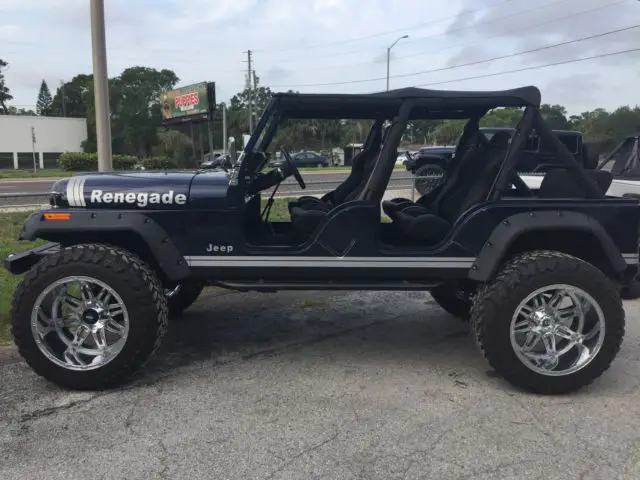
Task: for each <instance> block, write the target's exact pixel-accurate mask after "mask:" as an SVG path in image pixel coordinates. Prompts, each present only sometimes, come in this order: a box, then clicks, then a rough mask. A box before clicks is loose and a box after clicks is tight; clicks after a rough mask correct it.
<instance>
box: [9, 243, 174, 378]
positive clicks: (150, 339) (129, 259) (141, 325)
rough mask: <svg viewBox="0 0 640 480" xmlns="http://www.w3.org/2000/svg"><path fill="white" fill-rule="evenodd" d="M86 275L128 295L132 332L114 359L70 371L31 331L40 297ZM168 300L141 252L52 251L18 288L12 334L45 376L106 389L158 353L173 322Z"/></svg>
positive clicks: (107, 249)
mask: <svg viewBox="0 0 640 480" xmlns="http://www.w3.org/2000/svg"><path fill="white" fill-rule="evenodd" d="M73 275H86V276H91V277H93V278H96V279H98V280H101V281H103V282H105V283H106V284H108V285H109V286H110V287H111V288H113V289H114V290H115V291H116V292H118V294H119V295H120V296H121V297H122V300H123V302H124V305H125V307H126V309H127V312H128V314H129V333H128V336H127V340H126V343H125V345H124V347H123V348H122V351H121V352H120V353H119V354H118V355H117V356H116V357H115V358H114V359H113V360H111V361H110V362H109V363H107V364H105V365H104V366H102V367H99V368H97V369H94V370H88V371H74V370H68V369H65V368H64V367H62V366H58V365H56V364H54V363H53V362H51V361H50V360H48V359H47V358H46V357H45V356H44V354H43V353H42V352H41V351H40V349H39V348H38V346H37V345H36V343H35V340H34V338H33V335H32V332H31V325H30V321H31V311H32V308H33V305H34V302H35V301H36V299H37V297H38V295H40V293H41V292H42V291H43V290H44V289H45V288H46V287H47V286H48V285H50V284H51V283H53V282H55V281H56V280H58V279H60V278H63V277H68V276H73ZM167 318H168V309H167V299H166V296H165V293H164V290H163V289H162V286H161V284H160V282H159V280H158V278H157V276H156V275H155V273H154V272H153V271H152V270H151V269H150V268H149V266H147V265H146V264H145V263H144V262H143V261H142V260H141V259H140V258H139V257H137V256H136V255H134V254H132V253H130V252H128V251H126V250H122V249H119V248H114V247H111V246H106V245H101V244H84V245H75V246H71V247H67V248H64V249H62V250H61V251H60V252H58V253H56V254H52V255H47V256H46V257H45V258H43V259H42V260H41V261H40V262H38V263H37V264H36V265H34V266H33V267H32V268H31V269H30V270H29V271H28V272H27V273H26V275H25V277H24V279H23V280H22V282H20V284H19V285H18V288H17V289H16V292H15V295H14V298H13V305H12V311H11V319H12V333H13V337H14V341H15V344H16V346H17V347H18V351H19V353H20V355H21V356H22V357H23V358H24V359H25V361H26V362H27V363H28V364H29V366H30V367H31V368H32V369H33V370H34V371H35V372H36V373H37V374H38V375H40V376H42V377H44V378H46V379H47V380H49V381H51V382H53V383H55V384H57V385H59V386H61V387H64V388H69V389H74V390H101V389H105V388H110V387H114V386H117V385H119V384H121V383H124V382H125V381H126V380H127V379H129V378H130V377H131V376H132V375H133V374H134V373H135V372H136V371H137V370H138V369H139V368H140V367H142V365H143V364H144V363H145V362H146V361H147V360H148V359H149V358H150V357H151V356H152V355H153V353H155V351H156V350H157V349H158V347H159V346H160V342H161V339H162V337H163V336H164V334H165V333H166V331H167V326H168V320H167Z"/></svg>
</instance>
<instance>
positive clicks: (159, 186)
mask: <svg viewBox="0 0 640 480" xmlns="http://www.w3.org/2000/svg"><path fill="white" fill-rule="evenodd" d="M228 186H229V180H228V175H227V173H226V172H217V171H212V172H204V173H200V172H188V171H187V172H135V173H113V172H107V173H91V174H84V175H77V176H73V177H71V178H65V179H63V180H59V181H58V182H56V183H55V184H54V185H53V188H52V192H51V204H52V205H56V206H60V207H79V208H91V209H94V208H95V209H104V208H108V209H182V208H187V206H188V205H189V204H190V201H191V200H192V195H193V194H194V193H195V192H197V197H198V201H203V200H207V198H208V199H213V198H216V199H223V198H225V197H226V194H227V189H228Z"/></svg>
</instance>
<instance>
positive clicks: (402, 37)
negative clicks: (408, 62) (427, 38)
mask: <svg viewBox="0 0 640 480" xmlns="http://www.w3.org/2000/svg"><path fill="white" fill-rule="evenodd" d="M405 38H409V35H403V36H401V37H400V38H398V39H397V40H396V41H395V42H393V43H392V44H391V45H390V46H389V47H388V48H387V92H388V91H389V63H391V49H392V48H393V47H394V46H395V45H396V43H398V42H399V41H400V40H404V39H405Z"/></svg>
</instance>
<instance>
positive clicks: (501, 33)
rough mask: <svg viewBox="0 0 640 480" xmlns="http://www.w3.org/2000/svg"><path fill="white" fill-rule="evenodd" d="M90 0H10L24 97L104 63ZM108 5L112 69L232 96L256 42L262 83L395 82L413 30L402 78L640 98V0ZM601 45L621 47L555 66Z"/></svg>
mask: <svg viewBox="0 0 640 480" xmlns="http://www.w3.org/2000/svg"><path fill="white" fill-rule="evenodd" d="M89 1H90V0H0V12H2V14H1V15H0V58H2V59H3V60H5V61H7V62H9V67H8V68H7V69H6V72H5V75H6V82H7V85H8V87H9V88H10V89H11V92H12V94H13V96H14V97H15V98H14V100H13V102H11V104H12V105H15V106H18V107H21V108H34V105H35V102H36V97H37V92H38V88H39V85H40V82H41V81H42V80H43V79H45V80H46V81H47V83H48V84H49V86H50V88H51V89H52V91H53V90H55V88H56V87H57V85H58V84H59V83H60V82H61V81H62V80H67V81H68V80H70V79H71V78H72V77H73V76H74V75H76V74H79V73H91V71H92V64H91V32H90V12H89ZM105 4H106V6H105V10H106V38H107V61H108V72H109V76H111V77H113V76H117V75H118V74H119V73H120V72H121V71H122V70H123V69H125V68H127V67H130V66H135V65H142V66H147V67H153V68H158V69H162V68H169V69H172V70H173V71H174V72H175V73H176V74H177V76H178V77H179V78H180V81H179V85H187V84H190V83H195V82H200V81H215V82H216V90H217V100H218V101H219V102H220V101H227V100H228V99H229V98H230V97H231V96H232V95H233V94H235V93H236V92H238V91H240V90H241V89H243V88H244V85H245V74H246V69H247V63H246V60H247V54H246V51H247V50H248V49H251V50H252V52H253V64H254V67H255V70H256V74H257V76H258V77H259V78H260V84H262V85H266V86H269V87H271V88H272V89H273V90H274V91H284V90H288V89H293V90H297V91H300V92H309V93H311V92H373V91H382V90H384V89H385V88H386V56H387V47H389V46H390V45H391V44H392V43H393V42H394V41H395V40H396V39H398V38H399V37H401V36H403V35H408V36H409V37H408V38H406V39H402V40H400V41H399V42H398V43H397V44H396V45H395V46H394V47H393V48H392V50H391V57H390V76H391V78H390V86H391V88H400V87H407V86H423V87H428V88H434V89H446V90H499V89H508V88H515V87H520V86H524V85H536V86H537V87H538V88H540V90H541V92H542V99H543V102H544V103H551V104H558V103H559V104H562V105H564V106H565V107H566V108H567V110H568V111H569V113H570V114H574V113H575V114H578V113H580V112H583V111H586V110H593V109H595V108H606V109H608V110H613V109H615V108H617V107H618V106H620V105H632V106H634V105H640V89H639V88H638V85H639V84H640V28H632V27H635V26H636V25H640V1H638V0H429V1H426V0H367V1H365V0H304V1H303V0H215V1H212V0H105ZM623 29H626V30H623ZM618 30H620V31H618ZM612 31H617V32H616V33H609V32H612ZM590 36H593V38H591V39H585V40H581V41H578V40H580V39H584V38H585V37H590ZM567 42H569V43H567ZM561 43H562V44H563V45H559V46H555V45H558V44H561ZM633 49H638V51H633V52H628V53H624V54H616V55H608V54H609V53H615V52H621V51H626V50H633ZM532 50H535V51H532ZM524 52H529V53H524ZM601 55H608V56H604V57H600V58H592V59H590V60H584V61H579V62H573V63H567V64H563V65H555V66H553V65H551V66H546V67H545V65H549V64H558V63H561V62H565V61H567V60H576V59H581V58H585V57H594V56H596V57H597V56H601ZM523 69H524V70H523ZM513 70H520V71H519V72H513ZM509 71H511V73H508V72H509ZM472 77H479V78H472Z"/></svg>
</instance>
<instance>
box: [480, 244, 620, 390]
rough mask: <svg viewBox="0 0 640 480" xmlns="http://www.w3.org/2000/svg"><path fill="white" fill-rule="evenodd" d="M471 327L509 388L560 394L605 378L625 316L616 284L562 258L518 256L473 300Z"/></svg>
mask: <svg viewBox="0 0 640 480" xmlns="http://www.w3.org/2000/svg"><path fill="white" fill-rule="evenodd" d="M471 323H472V326H473V332H474V336H475V340H476V343H477V345H478V347H479V348H480V351H481V352H482V353H483V355H484V356H485V358H486V359H487V361H488V362H489V364H490V365H491V366H492V367H493V368H494V369H495V370H496V372H498V373H499V374H500V375H501V376H502V377H504V378H505V379H506V380H507V381H509V382H510V383H511V384H513V385H515V386H517V387H519V388H522V389H524V390H527V391H529V392H533V393H541V394H562V393H568V392H571V391H574V390H577V389H579V388H582V387H584V386H585V385H588V384H589V383H591V382H592V381H593V380H595V379H596V378H598V377H599V376H600V375H602V374H603V373H604V372H605V371H606V370H607V369H608V368H609V366H610V365H611V362H612V361H613V360H614V358H615V357H616V355H617V353H618V351H619V350H620V345H621V343H622V339H623V337H624V327H625V313H624V309H623V307H622V301H621V299H620V295H619V292H618V289H617V288H616V285H615V284H614V283H613V282H612V281H611V280H610V279H609V278H607V277H606V275H604V273H602V272H601V271H600V270H599V269H597V268H596V267H594V266H593V265H591V264H589V263H587V262H585V261H583V260H581V259H579V258H576V257H573V256H571V255H567V254H564V253H559V252H554V251H535V252H528V253H523V254H520V255H517V256H516V257H514V258H513V259H512V260H511V261H509V262H508V263H507V265H506V266H505V267H504V268H503V269H502V270H501V271H500V272H499V273H498V274H497V276H496V277H495V279H494V280H493V281H491V282H489V283H487V284H486V285H484V286H483V287H482V288H481V289H480V290H479V291H478V294H477V295H476V297H475V300H474V303H473V306H472V309H471Z"/></svg>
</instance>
